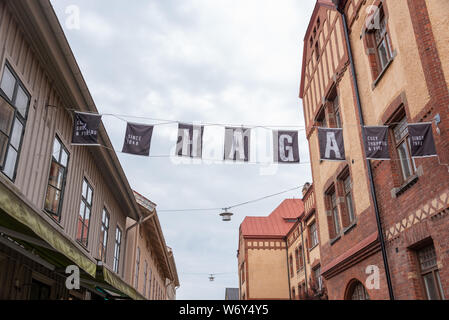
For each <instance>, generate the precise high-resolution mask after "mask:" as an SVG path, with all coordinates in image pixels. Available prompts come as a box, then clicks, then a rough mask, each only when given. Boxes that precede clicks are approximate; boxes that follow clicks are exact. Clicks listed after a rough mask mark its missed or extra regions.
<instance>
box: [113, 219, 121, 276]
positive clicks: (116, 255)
mask: <svg viewBox="0 0 449 320" xmlns="http://www.w3.org/2000/svg"><path fill="white" fill-rule="evenodd" d="M121 244H122V230H120V228H119V227H117V229H115V246H114V264H113V270H114V272H117V273H118V270H119V264H120V246H121Z"/></svg>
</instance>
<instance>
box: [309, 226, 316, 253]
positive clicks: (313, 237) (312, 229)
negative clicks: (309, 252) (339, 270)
mask: <svg viewBox="0 0 449 320" xmlns="http://www.w3.org/2000/svg"><path fill="white" fill-rule="evenodd" d="M309 232H310V247H311V248H313V247H315V246H316V245H318V230H317V227H316V222H315V221H314V222H312V223H311V224H310V226H309Z"/></svg>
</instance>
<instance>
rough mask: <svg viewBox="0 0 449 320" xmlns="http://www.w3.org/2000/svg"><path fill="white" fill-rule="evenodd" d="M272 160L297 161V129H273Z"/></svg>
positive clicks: (281, 161) (280, 161)
mask: <svg viewBox="0 0 449 320" xmlns="http://www.w3.org/2000/svg"><path fill="white" fill-rule="evenodd" d="M273 156H274V162H279V163H299V147H298V131H273Z"/></svg>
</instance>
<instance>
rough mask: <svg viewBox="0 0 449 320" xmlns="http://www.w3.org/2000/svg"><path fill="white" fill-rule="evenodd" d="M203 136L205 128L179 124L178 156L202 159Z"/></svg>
mask: <svg viewBox="0 0 449 320" xmlns="http://www.w3.org/2000/svg"><path fill="white" fill-rule="evenodd" d="M203 134H204V126H194V125H190V124H184V123H179V124H178V142H177V144H176V155H178V156H180V157H190V158H201V155H202V151H203Z"/></svg>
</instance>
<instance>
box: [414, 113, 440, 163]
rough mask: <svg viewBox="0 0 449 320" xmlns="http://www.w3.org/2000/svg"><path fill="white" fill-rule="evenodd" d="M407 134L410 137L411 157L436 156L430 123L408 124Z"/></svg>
mask: <svg viewBox="0 0 449 320" xmlns="http://www.w3.org/2000/svg"><path fill="white" fill-rule="evenodd" d="M408 133H409V136H410V148H411V153H412V157H414V158H423V157H434V156H437V150H436V147H435V141H434V139H433V133H432V123H431V122H426V123H414V124H409V125H408Z"/></svg>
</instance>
